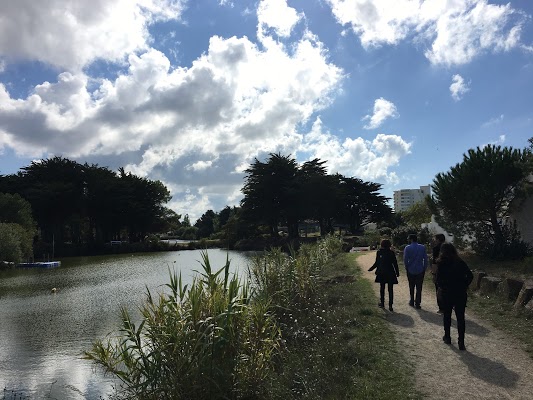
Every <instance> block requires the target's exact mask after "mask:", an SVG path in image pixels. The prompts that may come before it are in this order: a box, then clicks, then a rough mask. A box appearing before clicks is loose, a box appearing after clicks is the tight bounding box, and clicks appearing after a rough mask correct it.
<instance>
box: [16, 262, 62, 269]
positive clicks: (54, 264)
mask: <svg viewBox="0 0 533 400" xmlns="http://www.w3.org/2000/svg"><path fill="white" fill-rule="evenodd" d="M60 265H61V261H42V262H31V263H20V264H18V265H17V267H19V268H55V267H59V266H60Z"/></svg>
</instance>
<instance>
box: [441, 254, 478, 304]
mask: <svg viewBox="0 0 533 400" xmlns="http://www.w3.org/2000/svg"><path fill="white" fill-rule="evenodd" d="M437 266H438V268H437V276H436V284H437V286H438V290H439V293H440V295H441V296H442V297H443V298H449V299H453V298H463V297H464V299H465V301H466V290H467V289H468V285H470V283H471V282H472V280H473V279H474V275H472V271H470V268H468V265H466V263H465V262H464V261H463V260H461V259H460V258H457V259H456V260H441V261H439V262H438V263H437Z"/></svg>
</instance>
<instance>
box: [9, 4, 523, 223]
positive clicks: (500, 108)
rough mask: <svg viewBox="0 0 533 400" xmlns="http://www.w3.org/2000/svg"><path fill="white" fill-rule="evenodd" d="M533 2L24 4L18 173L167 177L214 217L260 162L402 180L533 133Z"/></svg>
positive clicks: (14, 143)
mask: <svg viewBox="0 0 533 400" xmlns="http://www.w3.org/2000/svg"><path fill="white" fill-rule="evenodd" d="M532 17H533V2H531V1H529V0H516V1H510V2H502V1H489V0H425V1H424V0H394V1H391V0H261V1H246V0H242V1H230V0H194V1H193V0H90V1H89V0H77V1H75V2H65V1H63V0H50V1H48V2H46V4H44V3H42V2H37V1H33V0H24V1H21V0H8V1H3V2H1V3H0V174H9V173H14V172H16V171H18V169H19V168H20V167H22V166H25V165H28V164H29V163H30V162H31V161H32V160H36V159H41V158H47V157H52V156H56V155H58V156H63V157H68V158H71V159H76V160H78V161H80V162H82V163H83V162H90V163H98V164H99V165H102V166H108V167H110V168H112V169H117V168H118V167H121V166H124V167H126V169H127V170H129V171H132V172H133V173H135V174H138V175H143V176H147V177H149V178H151V179H160V180H162V181H163V182H164V183H165V184H166V185H167V186H168V187H169V189H170V190H171V192H172V195H173V199H172V201H171V203H170V206H171V207H172V208H173V209H175V210H176V211H177V212H178V213H181V214H185V213H188V214H190V216H191V219H192V220H194V219H195V218H198V217H199V216H200V215H201V214H202V213H203V212H205V211H206V210H207V209H209V208H211V209H214V210H215V211H218V210H220V209H221V208H223V207H224V206H225V205H236V204H238V202H239V200H240V198H241V194H240V189H241V187H242V184H243V176H244V175H243V170H244V169H246V167H247V166H248V165H249V164H250V162H252V161H253V160H254V158H255V157H257V158H259V159H261V160H264V159H265V157H266V156H267V154H268V153H271V152H281V153H282V154H292V155H293V156H295V157H296V158H297V160H298V161H300V162H303V161H306V160H308V159H312V158H315V157H318V158H321V159H323V160H327V161H328V163H327V166H328V168H329V170H330V172H340V173H341V174H343V175H346V176H356V177H359V178H362V179H365V180H370V181H375V182H380V183H382V184H383V194H385V195H387V196H389V197H392V192H393V191H394V190H397V189H400V188H417V187H419V186H421V185H426V184H429V183H431V182H432V180H433V177H434V176H435V174H437V173H438V172H444V171H447V170H448V169H449V168H450V167H451V166H452V165H454V164H455V163H457V162H459V161H460V160H461V158H462V154H463V153H464V152H466V151H467V150H468V149H469V148H472V147H476V146H483V145H485V144H488V143H494V144H501V145H504V146H512V147H517V148H523V147H526V146H527V139H528V138H530V137H532V136H533V21H532Z"/></svg>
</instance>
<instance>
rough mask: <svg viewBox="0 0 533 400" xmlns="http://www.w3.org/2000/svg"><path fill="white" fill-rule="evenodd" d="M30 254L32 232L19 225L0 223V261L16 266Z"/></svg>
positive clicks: (31, 251)
mask: <svg viewBox="0 0 533 400" xmlns="http://www.w3.org/2000/svg"><path fill="white" fill-rule="evenodd" d="M32 254H33V240H32V232H30V231H28V230H27V229H24V228H23V227H22V226H21V225H19V224H15V223H7V224H5V223H0V261H7V262H13V263H15V264H18V263H20V262H22V260H26V259H28V258H30V257H31V256H32Z"/></svg>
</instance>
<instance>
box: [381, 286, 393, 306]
mask: <svg viewBox="0 0 533 400" xmlns="http://www.w3.org/2000/svg"><path fill="white" fill-rule="evenodd" d="M379 285H380V286H379V296H380V299H381V304H385V285H387V286H388V290H389V306H392V303H393V301H394V290H393V286H394V285H393V284H392V283H385V282H380V284H379Z"/></svg>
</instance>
